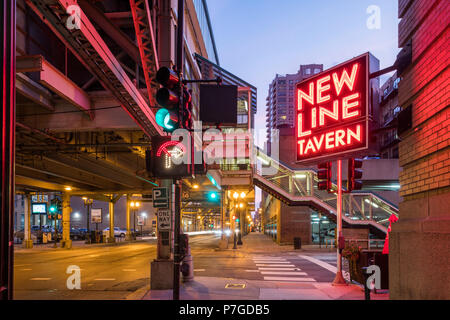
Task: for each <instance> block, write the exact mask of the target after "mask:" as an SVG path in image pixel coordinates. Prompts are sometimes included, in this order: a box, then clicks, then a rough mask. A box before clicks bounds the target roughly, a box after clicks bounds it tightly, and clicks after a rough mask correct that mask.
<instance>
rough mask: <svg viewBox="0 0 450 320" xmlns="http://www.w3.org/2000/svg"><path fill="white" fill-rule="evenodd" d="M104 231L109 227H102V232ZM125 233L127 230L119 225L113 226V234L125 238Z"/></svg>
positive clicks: (107, 230)
mask: <svg viewBox="0 0 450 320" xmlns="http://www.w3.org/2000/svg"><path fill="white" fill-rule="evenodd" d="M105 232H109V227H108V228H105V229H103V233H105ZM126 234H127V230H125V229H121V228H119V227H114V236H115V237H121V238H125V235H126Z"/></svg>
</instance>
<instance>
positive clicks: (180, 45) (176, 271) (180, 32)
mask: <svg viewBox="0 0 450 320" xmlns="http://www.w3.org/2000/svg"><path fill="white" fill-rule="evenodd" d="M184 1H185V0H178V12H177V15H178V23H177V48H176V49H177V63H176V67H177V72H178V74H179V77H180V79H182V78H183V60H184V55H183V52H184ZM178 103H179V107H178V112H179V114H178V117H179V119H181V118H180V117H181V116H182V114H181V113H182V112H181V109H182V106H183V86H182V84H181V83H180V88H179V101H178ZM182 121H183V120H182V119H181V123H182ZM174 185H175V217H174V255H173V260H174V268H173V300H180V263H181V261H180V260H181V259H180V258H181V257H180V215H181V207H180V205H181V184H180V181H179V180H174Z"/></svg>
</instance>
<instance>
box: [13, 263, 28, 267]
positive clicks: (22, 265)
mask: <svg viewBox="0 0 450 320" xmlns="http://www.w3.org/2000/svg"><path fill="white" fill-rule="evenodd" d="M25 266H31V263H27V264H15V265H14V267H25Z"/></svg>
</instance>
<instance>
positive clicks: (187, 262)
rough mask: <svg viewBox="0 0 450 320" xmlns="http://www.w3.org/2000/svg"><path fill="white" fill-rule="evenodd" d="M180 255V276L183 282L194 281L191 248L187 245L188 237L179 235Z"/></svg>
mask: <svg viewBox="0 0 450 320" xmlns="http://www.w3.org/2000/svg"><path fill="white" fill-rule="evenodd" d="M180 253H181V255H183V260H182V264H181V274H182V275H183V278H182V280H183V282H189V281H192V280H194V261H193V259H192V255H191V246H190V245H189V235H187V234H180Z"/></svg>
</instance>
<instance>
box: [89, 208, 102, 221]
mask: <svg viewBox="0 0 450 320" xmlns="http://www.w3.org/2000/svg"><path fill="white" fill-rule="evenodd" d="M91 223H102V209H91Z"/></svg>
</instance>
